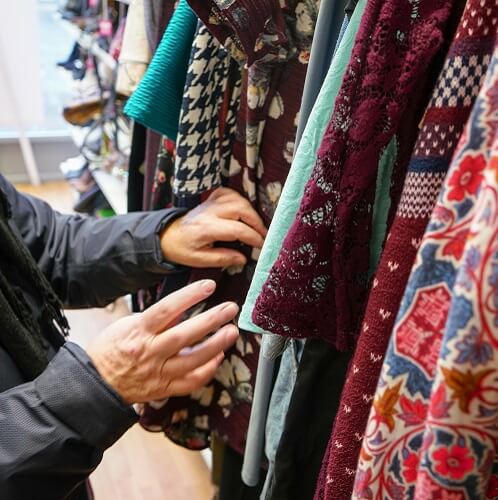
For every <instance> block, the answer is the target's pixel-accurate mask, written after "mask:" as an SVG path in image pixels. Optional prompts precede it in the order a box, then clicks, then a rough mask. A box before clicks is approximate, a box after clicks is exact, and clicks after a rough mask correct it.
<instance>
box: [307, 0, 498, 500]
mask: <svg viewBox="0 0 498 500" xmlns="http://www.w3.org/2000/svg"><path fill="white" fill-rule="evenodd" d="M479 3H480V0H469V2H468V4H467V7H466V10H465V12H464V14H463V16H462V18H461V22H460V24H459V28H458V29H457V33H456V36H455V39H454V41H453V43H452V45H451V48H450V50H449V52H448V55H447V58H446V62H445V65H444V68H443V70H442V72H441V74H440V76H439V79H438V82H437V84H436V87H435V88H434V91H433V96H432V99H431V102H430V103H429V106H428V108H427V110H426V113H425V115H424V119H423V121H422V123H421V131H420V133H419V137H418V140H417V144H416V146H415V150H414V153H413V155H412V159H411V161H410V164H409V168H408V174H407V177H406V180H405V186H404V189H403V194H402V198H401V202H400V204H399V207H398V211H397V214H396V217H395V219H394V222H393V224H392V226H391V229H390V234H389V237H388V239H387V242H386V245H385V248H384V251H383V253H382V257H381V261H380V265H379V269H378V271H377V273H376V275H375V278H374V284H373V288H372V290H371V292H370V295H369V298H368V304H367V308H366V313H365V317H364V319H363V325H362V329H361V334H360V337H359V339H358V344H357V347H356V351H355V354H354V357H353V361H352V369H351V370H350V372H349V374H348V379H347V382H346V384H345V388H344V391H343V394H342V397H341V405H340V411H339V413H338V415H337V417H336V421H335V424H334V428H333V432H332V435H331V438H330V443H329V449H328V451H327V453H326V455H325V458H324V464H323V470H322V477H321V480H320V483H319V485H318V488H317V496H316V498H317V499H323V498H327V499H329V498H334V495H335V494H337V493H340V494H341V495H344V498H345V497H349V496H350V495H351V491H352V487H353V482H354V473H353V471H355V470H356V466H357V463H358V454H359V451H360V447H361V440H362V437H363V433H364V430H365V426H366V423H367V419H368V414H369V411H370V407H371V403H372V398H373V394H374V393H375V388H376V386H377V381H378V378H379V374H380V369H381V366H382V360H383V358H384V355H385V352H386V349H387V344H388V341H389V336H390V335H391V332H392V329H393V326H394V320H395V318H396V314H397V312H398V309H399V305H400V302H401V298H402V296H403V292H404V290H405V287H406V283H407V281H408V277H409V274H410V270H411V268H412V266H413V262H414V260H415V256H416V252H417V249H418V246H419V244H420V240H421V238H422V236H423V234H424V231H425V228H426V226H427V223H428V220H429V216H430V214H431V212H432V209H433V208H434V205H435V203H436V199H437V196H438V194H439V191H440V189H441V187H442V183H443V180H444V177H445V175H446V172H447V169H448V167H449V164H450V161H451V158H452V155H453V152H454V150H455V148H456V146H457V143H458V138H459V137H460V134H461V132H462V130H463V127H464V125H465V123H466V121H467V119H468V116H469V114H470V111H471V109H472V105H473V103H474V100H475V99H476V97H477V94H478V92H479V88H480V85H481V83H482V79H483V75H484V74H485V71H486V63H487V61H488V59H489V54H490V53H491V51H492V46H493V41H492V40H491V41H490V37H489V33H488V35H485V34H484V33H485V29H488V30H489V24H488V23H487V22H486V23H485V26H484V27H483V29H481V30H477V29H476V30H475V31H474V30H473V31H472V33H471V34H470V33H469V31H468V29H466V28H465V27H464V26H468V24H469V23H474V18H473V17H472V15H471V13H472V12H473V11H474V9H475V7H476V6H478V5H479ZM472 26H473V24H472ZM341 498H342V496H341Z"/></svg>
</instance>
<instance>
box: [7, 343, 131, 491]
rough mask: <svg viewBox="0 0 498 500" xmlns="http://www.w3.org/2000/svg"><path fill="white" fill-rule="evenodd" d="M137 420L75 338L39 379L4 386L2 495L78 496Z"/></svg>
mask: <svg viewBox="0 0 498 500" xmlns="http://www.w3.org/2000/svg"><path fill="white" fill-rule="evenodd" d="M136 421H137V416H136V414H135V412H134V411H133V410H132V409H131V408H130V407H129V406H127V405H125V404H124V403H123V402H122V401H121V400H120V398H119V396H118V395H117V394H116V393H115V392H114V391H113V390H112V389H111V388H110V387H108V386H107V385H106V383H105V382H104V381H103V380H102V379H101V378H100V377H99V375H98V373H97V371H96V370H95V368H94V367H93V365H92V363H91V362H90V360H89V358H88V356H87V355H86V354H85V353H84V351H83V350H82V349H81V348H79V347H78V346H77V345H75V344H72V343H67V344H66V345H65V346H64V347H63V348H62V349H61V350H60V351H59V353H58V354H57V355H56V356H55V357H54V359H53V360H52V361H51V362H50V364H49V366H48V367H47V369H46V370H45V371H44V372H43V373H42V374H41V375H40V376H39V377H38V378H37V379H35V380H34V381H33V382H29V383H27V384H23V385H20V386H17V387H15V388H13V389H11V390H9V391H6V392H3V393H1V394H0V498H2V499H5V500H25V499H28V498H40V499H47V500H48V499H50V500H58V499H63V498H68V497H71V498H73V493H75V492H76V490H78V488H82V487H83V485H82V483H83V481H84V480H85V479H87V477H88V476H89V474H90V473H91V472H92V471H93V470H94V469H95V468H96V467H97V465H98V464H99V462H100V461H101V459H102V455H103V452H104V450H105V449H106V448H108V447H109V446H111V445H112V444H113V443H114V442H115V441H116V440H117V439H118V438H119V437H120V436H121V435H122V434H123V433H124V432H125V431H126V430H127V429H128V428H129V427H130V426H131V425H133V424H134V423H135V422H136ZM75 496H77V495H75ZM83 496H84V495H83ZM78 497H79V496H78Z"/></svg>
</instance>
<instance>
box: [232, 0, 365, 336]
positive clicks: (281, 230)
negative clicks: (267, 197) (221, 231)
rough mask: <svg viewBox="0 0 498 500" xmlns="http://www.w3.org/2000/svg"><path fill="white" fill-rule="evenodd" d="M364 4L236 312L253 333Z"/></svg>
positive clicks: (311, 123)
mask: <svg viewBox="0 0 498 500" xmlns="http://www.w3.org/2000/svg"><path fill="white" fill-rule="evenodd" d="M365 4H366V1H365V0H360V1H359V2H358V7H357V9H356V10H355V13H354V15H353V16H352V18H351V22H350V24H349V26H348V28H347V30H346V31H345V33H344V37H343V39H342V40H341V43H340V44H339V45H338V49H337V53H336V55H335V57H334V59H333V61H332V63H331V65H330V68H329V71H328V73H327V76H326V78H325V80H324V83H323V86H322V89H321V91H320V94H319V95H318V97H317V102H316V103H315V106H314V108H313V110H312V112H311V114H310V117H309V120H308V123H307V125H306V128H305V130H304V133H303V136H302V139H301V142H300V144H299V146H298V148H297V150H296V154H295V157H294V159H293V161H292V167H291V169H290V171H289V175H288V177H287V180H286V181H285V185H284V188H283V190H282V195H281V197H280V200H279V203H278V206H277V208H276V210H275V217H274V218H273V220H272V223H271V225H270V228H269V231H268V235H267V237H266V239H265V244H264V246H263V249H262V251H261V255H260V256H259V258H258V264H257V266H256V270H255V272H254V276H253V279H252V282H251V286H250V289H249V292H248V294H247V297H246V300H245V303H244V307H243V308H242V310H241V312H240V316H239V326H240V327H241V328H244V329H247V330H248V331H251V332H254V333H268V332H266V331H265V330H263V329H261V328H259V327H258V326H257V325H255V324H254V323H253V321H252V318H251V316H252V312H253V309H254V304H255V302H256V299H257V297H258V295H259V294H260V292H261V290H262V288H263V285H264V283H265V281H266V279H267V277H268V275H269V273H270V270H271V268H272V266H273V264H274V263H275V261H276V260H277V257H278V253H279V251H280V248H281V246H282V243H283V241H284V238H285V235H286V234H287V231H288V230H289V228H290V227H291V225H292V222H293V220H294V218H295V215H296V213H297V211H298V209H299V200H301V199H302V197H303V193H304V187H305V185H306V182H307V180H308V179H309V176H310V174H311V171H312V168H313V163H312V162H310V159H312V158H316V152H317V151H318V147H319V145H320V141H321V140H322V137H323V133H324V131H325V129H326V127H327V123H328V122H329V120H330V116H331V114H332V109H331V104H330V103H333V102H334V101H335V99H336V97H337V94H338V92H339V89H340V86H341V83H342V79H343V77H344V73H345V71H346V68H347V65H348V62H349V59H350V57H351V51H352V48H353V42H354V39H355V37H356V33H357V31H358V27H359V24H360V20H361V17H362V14H363V10H364V8H365Z"/></svg>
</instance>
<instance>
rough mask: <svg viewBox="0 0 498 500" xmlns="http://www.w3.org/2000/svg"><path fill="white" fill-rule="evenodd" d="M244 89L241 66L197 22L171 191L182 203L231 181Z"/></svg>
mask: <svg viewBox="0 0 498 500" xmlns="http://www.w3.org/2000/svg"><path fill="white" fill-rule="evenodd" d="M234 73H235V75H236V77H235V78H233V75H234ZM240 86H241V84H240V70H239V68H238V65H237V63H236V62H235V61H234V60H233V59H231V57H230V55H229V54H228V52H227V51H226V50H225V49H224V48H223V47H222V46H221V45H220V44H219V42H218V41H217V40H216V39H215V38H214V37H213V36H212V35H211V33H210V32H209V31H208V30H207V28H206V27H205V25H204V24H203V23H202V22H201V21H199V24H198V26H197V32H196V35H195V37H194V43H193V45H192V52H191V55H190V61H189V68H188V73H187V79H186V82H185V92H184V95H183V103H182V109H181V113H180V123H179V130H178V136H177V142H176V160H175V175H174V185H173V191H174V194H175V195H176V196H177V197H178V198H179V199H182V198H185V197H191V196H196V195H199V194H201V193H203V192H205V191H209V190H211V189H214V188H216V187H219V186H220V185H222V184H223V178H224V177H226V176H228V166H229V163H230V155H231V150H232V141H233V138H234V136H235V126H236V117H237V111H238V107H239V102H240Z"/></svg>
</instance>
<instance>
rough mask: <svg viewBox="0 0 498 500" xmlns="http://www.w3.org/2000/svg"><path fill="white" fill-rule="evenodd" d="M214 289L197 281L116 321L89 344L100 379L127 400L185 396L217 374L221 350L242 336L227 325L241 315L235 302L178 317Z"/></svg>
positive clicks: (211, 282)
mask: <svg viewBox="0 0 498 500" xmlns="http://www.w3.org/2000/svg"><path fill="white" fill-rule="evenodd" d="M215 288H216V285H215V283H214V282H213V281H211V280H206V281H200V282H197V283H193V284H192V285H189V286H187V287H185V288H183V289H181V290H179V291H177V292H175V293H172V294H171V295H169V296H168V297H166V298H165V299H163V300H161V301H160V302H158V303H156V304H154V305H153V306H152V307H150V308H149V309H147V310H146V311H145V312H143V313H141V314H135V315H132V316H128V317H126V318H123V319H121V320H119V321H116V322H115V323H113V324H112V325H111V326H110V327H108V328H107V329H106V330H105V331H104V332H103V333H102V335H100V336H99V337H97V339H96V340H95V341H94V342H93V343H92V344H91V345H90V346H89V347H88V349H87V352H88V355H89V356H90V358H91V360H92V361H93V363H94V365H95V367H96V368H97V370H98V372H99V373H100V375H101V376H102V378H103V379H104V380H105V381H106V382H107V383H108V384H110V385H111V386H112V387H113V388H114V389H115V390H116V391H117V393H118V394H119V395H120V396H121V397H122V399H123V400H124V401H125V402H127V403H129V404H133V403H144V402H147V401H153V400H160V399H165V398H167V397H170V396H182V395H187V394H190V393H191V392H193V391H195V390H196V389H199V388H200V387H202V386H203V385H204V384H206V383H207V382H208V381H209V380H211V379H212V378H213V376H214V374H215V372H216V369H217V368H218V366H219V364H220V363H221V362H222V360H223V358H224V354H223V351H224V350H226V349H228V348H229V347H230V346H231V345H232V344H233V343H234V342H235V341H236V340H237V337H238V330H237V327H236V326H235V325H233V324H229V325H227V323H229V322H231V321H232V320H233V319H234V318H235V316H236V315H237V312H238V307H237V305H236V304H234V303H231V302H228V303H224V304H220V305H219V306H217V307H214V308H212V309H210V310H208V311H205V312H203V313H202V314H199V315H198V316H195V317H194V318H191V319H188V320H187V321H184V322H183V323H179V324H177V323H176V322H177V320H178V318H179V317H180V315H181V314H182V313H183V312H184V311H186V310H187V309H189V308H190V307H192V306H194V305H195V304H197V303H198V302H200V301H203V300H205V299H206V298H207V297H209V296H210V295H211V294H212V293H213V292H214V290H215ZM223 325H226V326H224V327H223ZM220 327H222V328H221V329H220V330H218V329H219V328H220ZM216 330H218V332H217V333H215V334H214V335H213V336H212V337H210V338H208V339H207V340H205V341H204V342H202V343H201V344H199V342H200V341H202V340H203V339H204V338H205V337H206V335H208V334H210V333H212V332H214V331H216Z"/></svg>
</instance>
